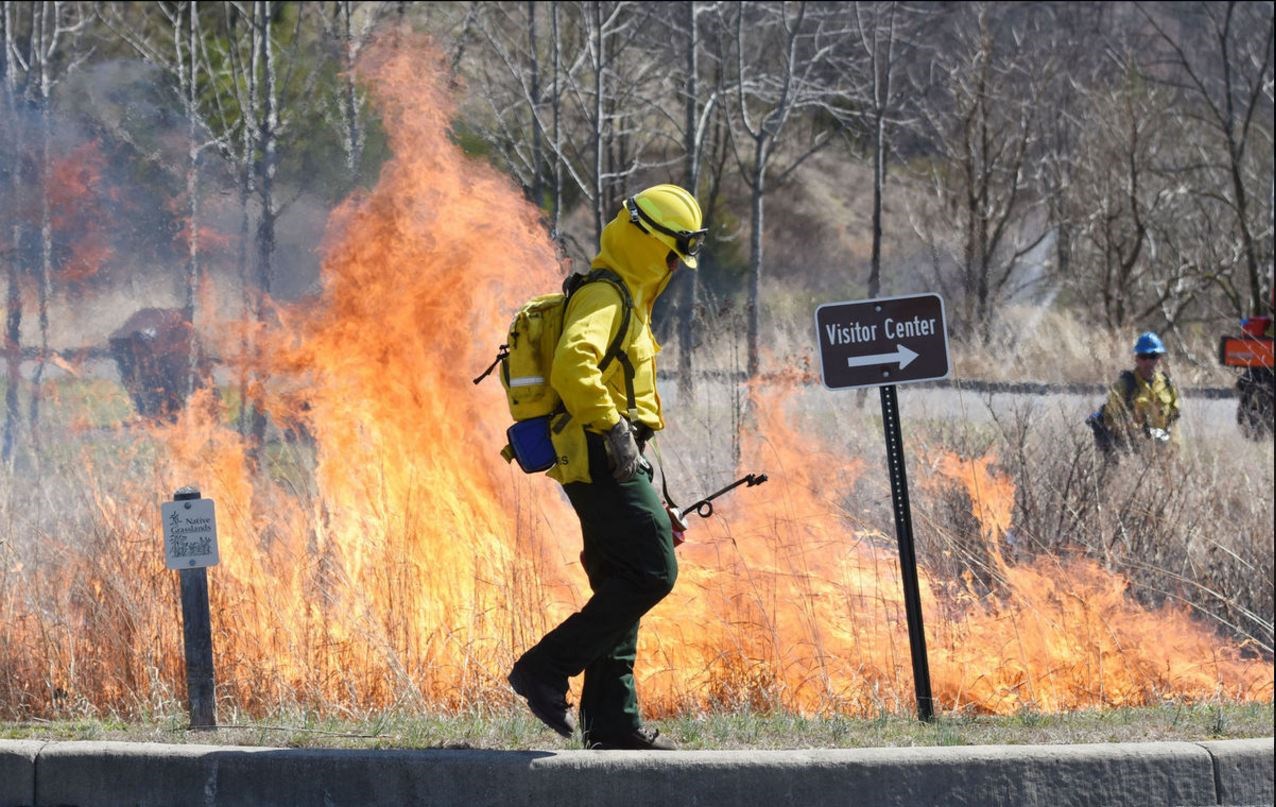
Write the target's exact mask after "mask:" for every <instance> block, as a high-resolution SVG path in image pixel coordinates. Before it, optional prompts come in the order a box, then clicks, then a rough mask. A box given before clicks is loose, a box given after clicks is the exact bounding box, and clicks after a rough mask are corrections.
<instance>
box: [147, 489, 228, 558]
mask: <svg viewBox="0 0 1276 807" xmlns="http://www.w3.org/2000/svg"><path fill="white" fill-rule="evenodd" d="M160 513H161V515H162V517H163V519H164V565H165V566H167V567H168V568H170V569H198V568H200V567H204V566H216V565H217V516H216V514H215V513H214V512H213V500H212V499H189V500H186V501H174V502H164V504H163V506H162V507H161V508H160Z"/></svg>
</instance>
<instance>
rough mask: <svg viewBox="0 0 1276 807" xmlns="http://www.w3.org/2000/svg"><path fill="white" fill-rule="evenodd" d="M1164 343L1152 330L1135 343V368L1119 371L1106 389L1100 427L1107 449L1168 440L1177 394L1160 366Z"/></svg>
mask: <svg viewBox="0 0 1276 807" xmlns="http://www.w3.org/2000/svg"><path fill="white" fill-rule="evenodd" d="M1164 359H1165V344H1164V343H1163V342H1162V341H1161V338H1160V337H1159V336H1157V335H1156V334H1155V333H1152V332H1151V331H1147V332H1145V333H1143V334H1141V335H1140V336H1139V338H1138V340H1137V341H1135V343H1134V370H1133V371H1130V370H1126V371H1125V372H1123V373H1121V375H1120V377H1118V378H1117V380H1116V382H1115V383H1114V384H1113V385H1112V387H1111V389H1109V390H1108V399H1107V402H1106V403H1105V404H1104V405H1103V409H1102V413H1103V426H1104V427H1105V428H1106V429H1107V431H1108V434H1109V436H1110V437H1109V439H1110V442H1111V445H1110V446H1109V448H1123V449H1131V448H1145V447H1153V446H1158V445H1166V444H1169V443H1170V442H1171V440H1172V439H1173V436H1172V434H1171V431H1172V429H1173V426H1174V423H1175V422H1176V421H1177V420H1178V419H1179V415H1180V411H1179V395H1178V390H1176V389H1175V388H1174V382H1172V381H1171V380H1170V376H1169V374H1168V373H1166V372H1165V371H1164V370H1163V369H1160V368H1161V362H1162V361H1163V360H1164Z"/></svg>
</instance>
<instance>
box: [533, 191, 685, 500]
mask: <svg viewBox="0 0 1276 807" xmlns="http://www.w3.org/2000/svg"><path fill="white" fill-rule="evenodd" d="M668 253H669V249H668V247H666V246H665V245H664V244H662V243H660V242H659V241H657V240H656V239H654V238H652V237H651V236H649V235H646V234H645V233H643V232H642V231H641V230H639V229H638V228H637V227H635V226H634V225H633V224H632V223H630V221H629V216H628V214H627V213H626V212H625V210H624V208H621V210H620V212H619V213H617V215H616V217H615V218H614V219H612V220H611V221H610V222H609V223H608V224H607V226H606V227H604V228H603V235H602V244H601V248H600V250H599V252H598V255H597V257H595V258H594V260H593V262H592V264H591V267H592V268H594V269H600V268H606V269H611V270H612V271H613V272H615V273H616V274H617V275H619V276H620V278H621V280H623V281H624V282H625V285H626V286H627V287H628V288H629V294H630V296H631V297H632V298H633V304H634V307H633V312H632V314H631V316H630V320H629V334H628V336H627V337H626V338H625V339H624V341H623V342H622V343H621V345H622V349H623V350H624V352H625V353H626V354H627V355H628V356H629V361H630V362H631V363H632V364H633V368H634V381H633V384H634V404H635V406H634V410H633V411H632V412H629V411H626V409H627V407H628V402H627V399H626V395H625V371H624V368H623V367H622V365H621V362H619V361H613V362H611V363H610V364H609V365H608V367H607V369H606V370H605V371H604V372H599V370H598V364H599V362H601V361H602V358H603V354H605V353H606V352H607V346H608V345H609V344H611V341H612V339H614V338H615V337H616V331H617V330H618V329H619V328H620V325H621V321H622V319H623V315H624V309H623V305H624V303H623V301H622V300H621V299H620V293H619V292H618V291H617V290H616V289H615V288H614V287H613V286H612V285H611V284H609V283H602V282H594V283H588V284H586V285H584V286H582V287H581V288H580V289H579V290H577V291H576V293H575V294H573V295H572V298H571V302H570V303H568V305H567V312H566V314H565V316H564V319H563V335H562V337H561V338H560V339H559V341H558V349H557V350H556V351H555V352H554V363H553V367H552V369H551V371H550V377H549V383H550V385H551V386H552V387H553V388H554V389H555V390H556V391H557V392H558V394H559V396H560V397H561V398H562V399H563V406H564V407H566V409H567V413H568V414H569V415H571V419H570V420H569V421H567V425H566V427H564V428H563V429H562V430H561V431H559V432H557V433H554V434H552V439H553V441H554V449H555V452H556V453H557V454H558V458H559V459H558V464H557V465H555V466H554V467H553V468H551V469H550V471H549V476H550V477H552V478H554V479H557V480H558V481H559V482H561V483H562V484H564V485H565V484H567V483H569V482H590V481H592V480H591V479H590V476H589V454H588V450H587V448H586V444H585V431H586V430H589V431H592V432H595V433H598V434H602V433H604V432H606V431H607V430H608V429H610V428H611V427H612V426H615V425H616V423H617V422H618V421H619V420H620V418H621V417H622V416H624V417H627V418H629V420H630V422H632V423H644V424H646V425H647V426H649V427H650V428H651V429H652V430H657V431H658V430H660V429H663V428H664V426H665V421H664V418H663V416H662V415H661V409H660V395H659V394H658V393H657V392H656V354H657V353H659V352H660V345H659V344H658V343H657V342H656V338H655V336H654V335H653V334H652V332H651V309H652V306H654V305H655V303H656V298H658V297H659V296H660V293H661V292H662V291H664V290H665V287H666V286H667V285H669V280H670V279H671V278H672V276H673V275H672V273H671V272H670V271H669V269H668V268H667V266H666V265H665V256H666V255H667V254H668Z"/></svg>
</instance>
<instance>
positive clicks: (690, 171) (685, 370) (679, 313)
mask: <svg viewBox="0 0 1276 807" xmlns="http://www.w3.org/2000/svg"><path fill="white" fill-rule="evenodd" d="M685 22H686V24H687V50H686V54H687V89H686V92H687V101H686V110H685V112H686V119H685V121H684V126H685V130H684V133H683V149H684V150H685V151H686V155H685V157H684V158H683V159H684V167H683V170H684V172H685V175H686V183H687V190H688V191H690V192H691V195H692V196H695V195H696V191H697V190H698V187H699V184H700V150H699V143H698V138H697V128H696V127H697V125H698V122H699V118H700V103H699V97H700V95H699V94H700V86H699V81H698V78H699V72H700V66H699V64H698V59H697V51H698V50H699V47H700V41H699V40H700V38H699V37H698V36H697V31H696V2H695V0H688V2H687V3H686V18H685ZM702 226H703V223H702ZM678 285H679V287H680V288H679V289H678V292H679V293H678V295H677V296H676V297H675V301H676V302H677V306H676V307H675V308H674V311H675V316H676V317H677V319H678V392H679V393H680V394H681V396H682V399H683V400H689V399H690V397H691V388H692V383H691V373H692V363H691V354H692V348H693V346H694V344H695V318H696V307H697V305H698V304H699V300H698V298H699V296H700V276H699V275H698V274H697V273H696V272H682V273H681V277H679V278H678Z"/></svg>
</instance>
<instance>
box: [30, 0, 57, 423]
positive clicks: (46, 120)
mask: <svg viewBox="0 0 1276 807" xmlns="http://www.w3.org/2000/svg"><path fill="white" fill-rule="evenodd" d="M60 6H61V4H60V3H53V4H51V5H49V4H45V3H36V4H35V5H34V9H35V10H34V11H33V12H32V13H33V19H32V21H31V26H32V35H33V36H35V38H36V46H35V48H33V52H34V53H35V58H36V61H37V62H38V65H39V71H40V83H39V87H38V89H39V93H40V95H39V104H40V262H39V264H38V265H37V266H38V270H37V274H36V308H37V318H38V321H39V326H40V355H39V358H38V359H36V366H35V372H34V373H33V374H32V377H31V409H30V411H29V416H28V417H29V423H30V427H31V440H32V444H33V445H34V446H36V447H38V446H39V443H40V437H39V434H40V432H39V429H40V405H41V400H42V397H43V395H42V390H41V385H42V383H43V381H44V369H45V367H46V366H47V365H48V360H49V296H50V294H51V292H52V277H53V212H52V209H51V207H50V200H49V182H50V178H51V174H52V164H53V131H52V127H53V121H52V118H51V110H50V109H49V102H50V98H49V96H50V94H51V91H52V86H53V84H52V81H53V76H52V75H51V74H50V70H49V56H50V54H49V53H48V48H50V47H51V46H52V44H53V43H52V42H46V40H45V35H46V33H48V35H49V37H50V38H51V37H52V33H51V32H46V30H45V26H46V24H48V23H47V21H48V16H49V14H50V13H52V14H53V21H52V26H51V27H55V26H57V22H58V13H59V11H60ZM32 67H33V68H34V67H36V65H32Z"/></svg>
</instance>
